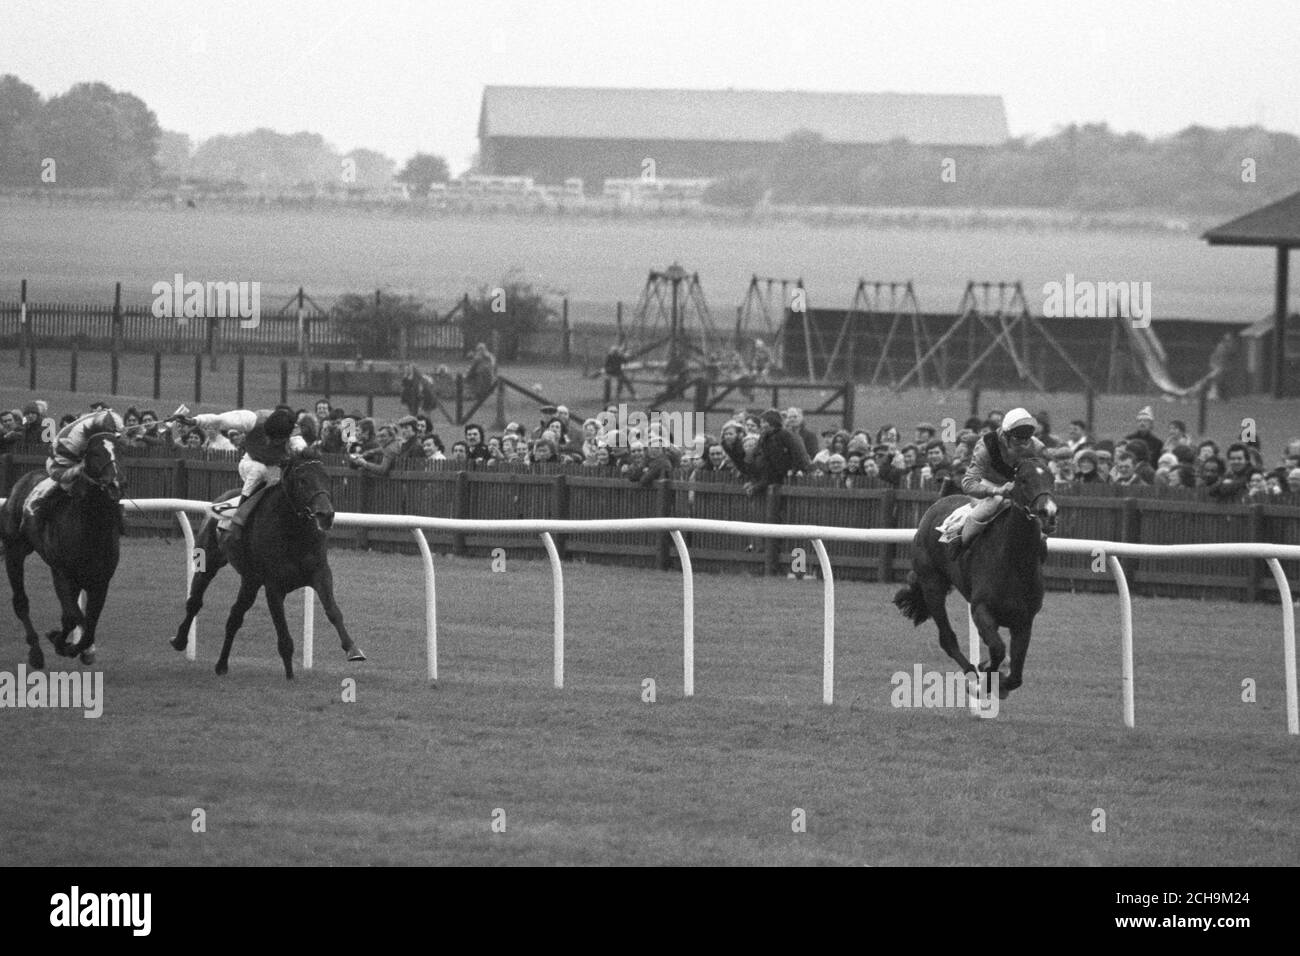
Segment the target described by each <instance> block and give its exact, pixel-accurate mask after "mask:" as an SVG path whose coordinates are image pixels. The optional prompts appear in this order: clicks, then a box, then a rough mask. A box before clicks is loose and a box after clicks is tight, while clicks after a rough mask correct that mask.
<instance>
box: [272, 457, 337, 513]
mask: <svg viewBox="0 0 1300 956" xmlns="http://www.w3.org/2000/svg"><path fill="white" fill-rule="evenodd" d="M301 464H303V462H300V461H298V460H297V459H293V458H291V459H289V460H288V461H287V462H286V463H285V464H284V465H283V466H282V470H283V475H282V476H281V478H280V483H281V484H283V485H284V495H285V497H286V498H288V499H289V507H290V509H291V511H292V513H293V514H294V515H296V516H297V517H298V518H301V519H302V520H303V521H312V522H314V521H315V520H316V514H315V512H313V511H312V507H311V506H312V503H313V502H315V500H316V499H317V498H319V497H321V496H322V495H325V496H326V497H327V498H328V497H329V492H327V491H325V490H324V489H323V488H322V489H321V490H320V491H317V492H316V493H315V494H314V495H312V496H311V497H310V498H308V499H307V500H306V501H305V502H303V504H302V506H301V507H296V506H295V502H294V493H293V492H294V486H293V473H294V471H295V470H296V469H297V468H298V467H299V466H300V465H301Z"/></svg>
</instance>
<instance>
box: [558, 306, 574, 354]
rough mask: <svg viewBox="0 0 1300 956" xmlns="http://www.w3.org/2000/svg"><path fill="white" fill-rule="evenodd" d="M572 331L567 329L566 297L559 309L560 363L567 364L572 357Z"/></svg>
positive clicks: (567, 308) (567, 309)
mask: <svg viewBox="0 0 1300 956" xmlns="http://www.w3.org/2000/svg"><path fill="white" fill-rule="evenodd" d="M572 335H573V330H572V329H571V328H570V327H569V297H568V296H567V295H566V296H565V297H564V301H563V303H562V306H561V309H560V361H561V362H563V363H564V364H565V365H568V364H569V359H570V358H571V357H572V355H571V352H572Z"/></svg>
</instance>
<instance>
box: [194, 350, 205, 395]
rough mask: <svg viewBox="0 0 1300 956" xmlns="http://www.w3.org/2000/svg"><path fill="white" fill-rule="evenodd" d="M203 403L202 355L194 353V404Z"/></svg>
mask: <svg viewBox="0 0 1300 956" xmlns="http://www.w3.org/2000/svg"><path fill="white" fill-rule="evenodd" d="M202 402H203V353H202V352H195V353H194V404H195V405H200V404H202Z"/></svg>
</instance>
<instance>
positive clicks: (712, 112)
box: [479, 86, 1008, 146]
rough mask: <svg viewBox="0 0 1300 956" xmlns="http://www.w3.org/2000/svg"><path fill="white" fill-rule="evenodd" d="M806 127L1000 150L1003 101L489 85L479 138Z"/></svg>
mask: <svg viewBox="0 0 1300 956" xmlns="http://www.w3.org/2000/svg"><path fill="white" fill-rule="evenodd" d="M799 129H810V130H814V131H816V132H818V133H821V135H822V136H823V137H824V138H825V139H826V140H827V141H828V142H832V143H883V142H888V141H889V140H893V139H900V138H901V139H907V140H909V141H910V142H913V143H920V144H933V145H952V146H996V145H999V144H1001V143H1003V142H1005V141H1006V139H1007V138H1008V131H1007V115H1006V109H1005V107H1004V106H1003V104H1002V97H1000V96H982V95H980V96H976V95H946V94H931V93H806V92H798V91H790V90H786V91H775V90H773V91H768V90H637V89H609V88H592V87H559V86H489V87H486V88H485V89H484V91H483V105H482V110H481V112H480V113H479V137H480V138H481V139H482V138H486V137H518V138H557V139H634V140H693V141H696V142H701V141H703V142H748V143H768V142H778V141H780V140H781V139H783V138H785V137H786V136H787V135H789V134H790V133H793V132H794V131H795V130H799Z"/></svg>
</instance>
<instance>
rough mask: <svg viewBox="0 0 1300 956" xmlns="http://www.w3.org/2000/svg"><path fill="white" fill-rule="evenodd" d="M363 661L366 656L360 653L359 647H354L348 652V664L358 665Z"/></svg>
mask: <svg viewBox="0 0 1300 956" xmlns="http://www.w3.org/2000/svg"><path fill="white" fill-rule="evenodd" d="M365 659H366V655H365V654H364V653H362V651H361V648H359V647H354V648H352V650H350V651H348V660H349V661H350V662H353V663H359V662H360V661H364V660H365Z"/></svg>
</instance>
